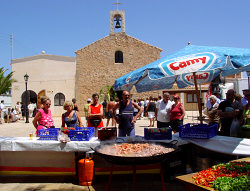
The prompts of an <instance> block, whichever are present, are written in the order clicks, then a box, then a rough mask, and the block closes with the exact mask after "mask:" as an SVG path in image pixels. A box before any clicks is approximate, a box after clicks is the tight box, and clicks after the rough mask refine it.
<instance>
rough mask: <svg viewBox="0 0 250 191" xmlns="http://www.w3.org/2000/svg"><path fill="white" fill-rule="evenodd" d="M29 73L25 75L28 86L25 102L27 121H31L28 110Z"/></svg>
mask: <svg viewBox="0 0 250 191" xmlns="http://www.w3.org/2000/svg"><path fill="white" fill-rule="evenodd" d="M28 79H29V75H28V74H27V73H26V74H25V75H24V81H25V87H26V92H25V95H26V103H25V116H26V122H25V123H29V110H28V91H27V83H28Z"/></svg>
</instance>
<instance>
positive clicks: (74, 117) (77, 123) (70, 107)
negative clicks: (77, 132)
mask: <svg viewBox="0 0 250 191" xmlns="http://www.w3.org/2000/svg"><path fill="white" fill-rule="evenodd" d="M63 109H64V110H66V112H65V113H63V114H62V127H65V124H66V125H67V127H82V120H81V117H80V114H79V112H78V111H76V110H74V103H73V102H71V101H65V102H64V104H63Z"/></svg>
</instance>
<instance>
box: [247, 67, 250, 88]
mask: <svg viewBox="0 0 250 191" xmlns="http://www.w3.org/2000/svg"><path fill="white" fill-rule="evenodd" d="M249 76H250V71H247V79H248V89H250V86H249V85H250V84H249Z"/></svg>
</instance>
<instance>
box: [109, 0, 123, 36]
mask: <svg viewBox="0 0 250 191" xmlns="http://www.w3.org/2000/svg"><path fill="white" fill-rule="evenodd" d="M113 4H115V5H116V11H110V34H114V33H125V11H121V10H118V5H119V4H122V3H118V0H116V3H113Z"/></svg>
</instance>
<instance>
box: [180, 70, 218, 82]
mask: <svg viewBox="0 0 250 191" xmlns="http://www.w3.org/2000/svg"><path fill="white" fill-rule="evenodd" d="M214 75H215V71H213V70H211V71H207V72H196V73H195V77H196V81H197V84H202V83H205V82H210V81H211V80H212V79H213V78H214ZM179 81H182V82H183V83H185V84H186V85H193V84H194V75H193V73H189V74H183V75H180V76H179Z"/></svg>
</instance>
